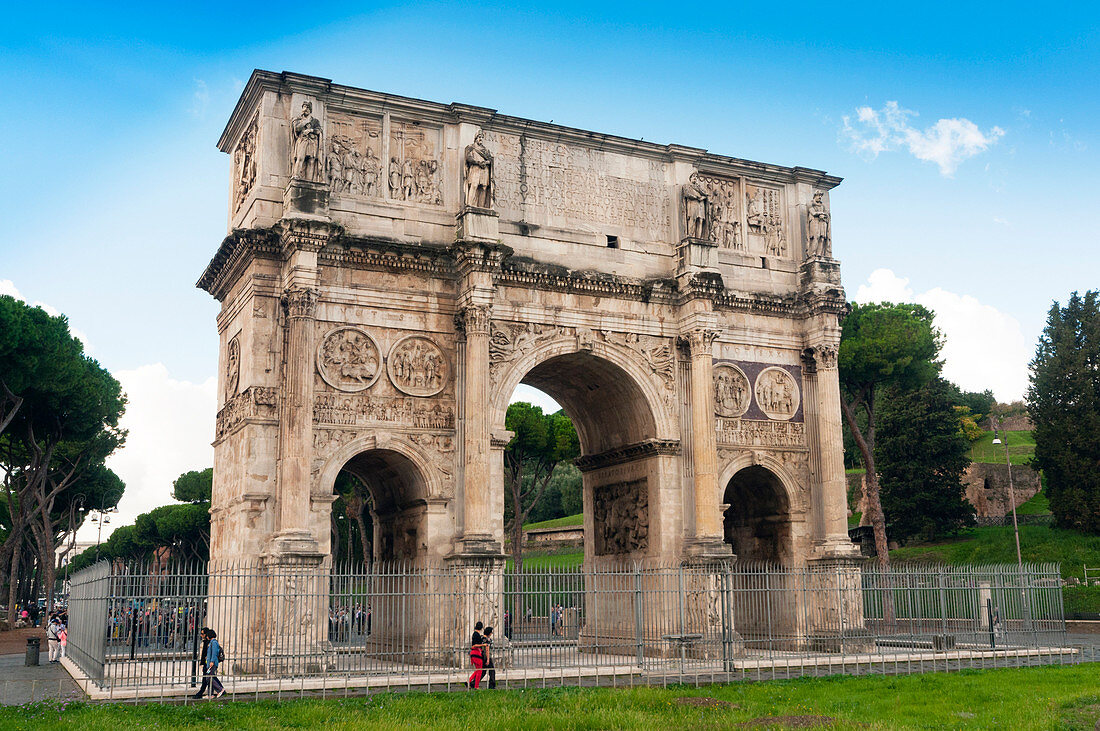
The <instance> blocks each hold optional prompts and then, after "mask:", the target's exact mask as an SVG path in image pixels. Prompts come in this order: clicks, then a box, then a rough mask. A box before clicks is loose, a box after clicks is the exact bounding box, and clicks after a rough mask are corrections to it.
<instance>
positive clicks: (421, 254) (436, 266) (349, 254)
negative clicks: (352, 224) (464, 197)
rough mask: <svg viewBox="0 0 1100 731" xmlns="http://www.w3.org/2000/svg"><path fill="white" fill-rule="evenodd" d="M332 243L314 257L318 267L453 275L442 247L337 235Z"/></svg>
mask: <svg viewBox="0 0 1100 731" xmlns="http://www.w3.org/2000/svg"><path fill="white" fill-rule="evenodd" d="M332 243H333V244H335V246H327V247H325V248H324V249H322V250H321V252H320V254H318V257H317V261H318V263H319V264H321V265H322V266H331V267H350V268H353V269H388V270H391V271H414V272H422V273H424V274H429V275H433V276H438V277H449V276H452V275H453V272H454V260H453V259H452V257H451V254H450V253H449V252H448V251H447V247H445V246H439V245H434V244H407V243H404V242H400V241H385V240H382V239H364V238H356V237H352V236H337V237H336V238H334V239H333V240H332Z"/></svg>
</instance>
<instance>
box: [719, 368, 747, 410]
mask: <svg viewBox="0 0 1100 731" xmlns="http://www.w3.org/2000/svg"><path fill="white" fill-rule="evenodd" d="M749 401H750V395H749V379H748V378H746V377H745V374H744V373H742V372H741V369H740V368H738V367H737V366H735V365H719V366H715V367H714V413H716V414H718V416H725V417H729V418H732V417H737V416H741V415H742V414H744V413H745V412H746V411H747V410H748V408H749Z"/></svg>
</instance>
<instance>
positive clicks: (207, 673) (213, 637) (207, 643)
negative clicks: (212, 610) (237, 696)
mask: <svg viewBox="0 0 1100 731" xmlns="http://www.w3.org/2000/svg"><path fill="white" fill-rule="evenodd" d="M199 636H200V637H202V656H203V658H205V659H204V661H203V666H202V685H200V686H199V692H198V693H196V694H195V695H193V696H191V697H192V698H202V697H203V695H204V694H205V693H206V691H207V689H209V690H210V692H211V694H212V695H213V697H214V698H221V697H222V696H223V695H224V694H225V688H224V687H223V686H222V682H221V681H220V680H218V665H220V664H221V662H222V659H223V655H222V648H221V645H220V644H219V643H218V634H217V633H216V632H215V631H214V630H212V629H210V628H209V627H203V628H202V629H201V630H199Z"/></svg>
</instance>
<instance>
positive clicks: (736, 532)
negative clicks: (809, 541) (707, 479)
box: [722, 455, 799, 563]
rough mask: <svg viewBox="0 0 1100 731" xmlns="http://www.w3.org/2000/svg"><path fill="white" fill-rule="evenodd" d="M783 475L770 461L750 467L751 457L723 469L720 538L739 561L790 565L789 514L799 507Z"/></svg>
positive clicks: (790, 534) (791, 514) (791, 530)
mask: <svg viewBox="0 0 1100 731" xmlns="http://www.w3.org/2000/svg"><path fill="white" fill-rule="evenodd" d="M785 472H786V471H785V470H784V469H783V468H782V466H781V465H779V464H777V463H775V462H774V461H773V460H761V461H760V463H754V461H753V459H752V456H751V455H748V456H746V457H745V458H743V459H740V460H737V461H735V462H734V463H733V464H731V465H730V466H729V467H728V468H727V469H726V472H725V474H724V475H723V479H724V484H725V491H724V494H723V500H722V502H723V503H724V504H726V505H727V507H726V509H725V511H724V513H723V516H722V524H723V534H724V537H725V541H726V543H728V544H730V545H731V546H732V548H733V552H734V553H735V554H736V555H737V557H738V559H739V560H741V561H769V562H773V563H790V562H791V561H793V559H794V530H793V514H794V513H795V512H796V511H797V509H798V507H799V506H798V500H797V497H796V495H797V493H795V492H794V491H793V490H791V489H790V485H792V484H793V483H792V482H790V477H789V475H786V474H785Z"/></svg>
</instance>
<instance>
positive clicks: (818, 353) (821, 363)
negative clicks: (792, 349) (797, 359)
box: [802, 343, 840, 371]
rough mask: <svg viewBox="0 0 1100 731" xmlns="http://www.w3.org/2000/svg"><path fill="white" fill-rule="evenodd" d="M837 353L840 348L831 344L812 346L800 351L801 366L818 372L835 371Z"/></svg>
mask: <svg viewBox="0 0 1100 731" xmlns="http://www.w3.org/2000/svg"><path fill="white" fill-rule="evenodd" d="M839 351H840V348H839V347H838V346H836V345H833V344H831V343H824V344H820V345H814V346H812V347H809V348H806V349H805V350H804V351H802V360H803V364H804V366H812V367H813V369H814V370H819V371H827V370H836V367H837V366H836V362H837V355H838V353H839Z"/></svg>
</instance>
